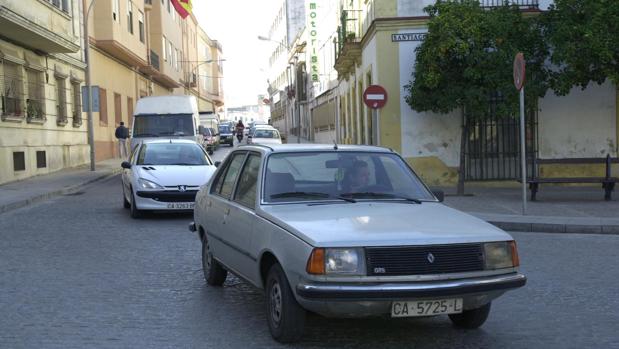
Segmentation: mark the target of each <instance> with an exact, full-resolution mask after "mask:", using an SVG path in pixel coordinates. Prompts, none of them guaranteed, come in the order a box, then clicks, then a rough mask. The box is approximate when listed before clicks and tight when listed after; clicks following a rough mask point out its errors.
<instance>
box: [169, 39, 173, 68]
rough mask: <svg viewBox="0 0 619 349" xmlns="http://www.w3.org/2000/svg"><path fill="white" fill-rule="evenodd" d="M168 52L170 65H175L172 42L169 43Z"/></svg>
mask: <svg viewBox="0 0 619 349" xmlns="http://www.w3.org/2000/svg"><path fill="white" fill-rule="evenodd" d="M167 50H168V57H169V61H170V65H173V64H174V61H173V59H174V57H172V52H173V51H172V41H168V48H167Z"/></svg>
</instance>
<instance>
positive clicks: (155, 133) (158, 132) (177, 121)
mask: <svg viewBox="0 0 619 349" xmlns="http://www.w3.org/2000/svg"><path fill="white" fill-rule="evenodd" d="M133 125H134V126H133V137H163V136H193V135H195V132H194V125H193V118H192V116H191V114H162V115H155V114H153V115H136V116H135V118H134V120H133Z"/></svg>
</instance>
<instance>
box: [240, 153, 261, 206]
mask: <svg viewBox="0 0 619 349" xmlns="http://www.w3.org/2000/svg"><path fill="white" fill-rule="evenodd" d="M259 170H260V156H258V155H254V154H251V155H249V158H248V159H247V161H246V162H245V166H244V167H243V171H242V172H241V176H240V177H239V182H238V184H237V186H236V192H235V194H234V201H236V202H238V203H240V204H242V205H244V206H247V207H249V208H252V209H253V208H254V206H255V205H256V184H257V183H258V171H259Z"/></svg>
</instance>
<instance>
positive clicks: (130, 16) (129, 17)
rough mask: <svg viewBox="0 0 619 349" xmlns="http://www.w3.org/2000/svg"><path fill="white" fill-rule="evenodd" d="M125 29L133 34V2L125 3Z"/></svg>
mask: <svg viewBox="0 0 619 349" xmlns="http://www.w3.org/2000/svg"><path fill="white" fill-rule="evenodd" d="M127 27H128V29H129V33H131V34H133V2H131V0H129V2H128V3H127Z"/></svg>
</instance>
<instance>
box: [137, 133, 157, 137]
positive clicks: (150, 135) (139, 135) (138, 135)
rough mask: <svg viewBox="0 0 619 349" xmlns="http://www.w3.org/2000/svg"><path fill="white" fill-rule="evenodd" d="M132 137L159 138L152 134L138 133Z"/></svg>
mask: <svg viewBox="0 0 619 349" xmlns="http://www.w3.org/2000/svg"><path fill="white" fill-rule="evenodd" d="M133 137H159V135H156V134H154V133H139V134H137V135H134V136H133Z"/></svg>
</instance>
